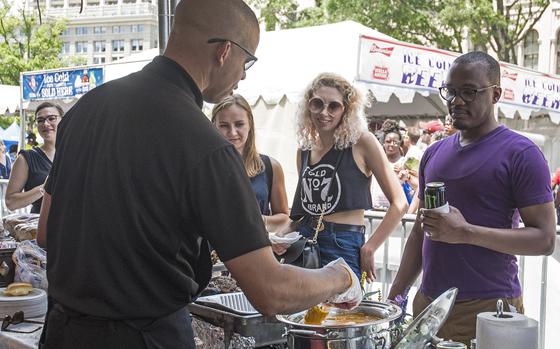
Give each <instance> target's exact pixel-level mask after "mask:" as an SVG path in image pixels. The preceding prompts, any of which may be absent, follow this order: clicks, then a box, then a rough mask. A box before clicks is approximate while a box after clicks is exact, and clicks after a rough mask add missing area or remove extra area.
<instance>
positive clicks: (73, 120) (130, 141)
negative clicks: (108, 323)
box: [46, 56, 269, 319]
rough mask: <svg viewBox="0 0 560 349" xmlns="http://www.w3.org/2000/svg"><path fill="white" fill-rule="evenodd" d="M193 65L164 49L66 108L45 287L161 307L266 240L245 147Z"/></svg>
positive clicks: (115, 304)
mask: <svg viewBox="0 0 560 349" xmlns="http://www.w3.org/2000/svg"><path fill="white" fill-rule="evenodd" d="M201 106H202V95H201V93H200V91H199V90H198V88H197V86H196V85H195V83H194V81H193V80H192V79H191V77H190V76H189V75H188V74H187V73H186V72H185V70H184V69H183V68H182V67H181V66H179V65H178V64H177V63H175V62H174V61H173V60H170V59H168V58H166V57H163V56H160V57H156V58H155V59H154V60H153V62H151V63H150V64H148V65H147V66H146V67H145V68H144V69H143V70H142V71H140V72H137V73H134V74H131V75H129V76H127V77H124V78H121V79H118V80H114V81H111V82H108V83H106V84H104V85H102V86H100V87H97V88H95V89H94V90H92V91H91V92H89V93H88V94H87V95H85V96H84V97H82V98H81V99H80V101H79V102H78V103H77V104H76V105H75V106H74V107H73V108H72V109H71V110H70V111H69V112H68V113H67V114H66V116H65V117H64V119H63V121H62V122H61V123H60V125H59V128H58V135H57V151H56V156H55V160H54V164H53V168H52V171H51V174H50V176H49V180H48V183H47V185H46V191H47V192H48V193H50V194H51V195H52V204H51V209H50V214H49V219H48V227H47V229H48V236H47V244H48V268H47V275H48V279H49V294H50V295H51V296H52V297H54V299H55V300H56V301H58V302H60V303H62V304H63V305H65V306H67V307H69V308H72V309H74V310H76V311H79V312H82V313H86V314H91V315H95V316H100V317H105V318H112V319H131V318H144V317H158V316H161V315H164V314H167V313H170V312H172V311H174V310H176V309H179V308H180V307H182V306H184V305H185V304H187V303H188V302H190V301H191V299H192V298H193V296H194V295H195V294H196V293H197V291H199V290H200V289H201V288H203V287H205V286H206V284H207V281H208V277H209V272H210V258H209V254H208V243H207V241H206V240H208V241H209V242H210V244H211V245H212V246H213V247H214V248H215V249H216V250H217V251H218V254H219V255H220V257H221V259H222V260H223V261H227V260H229V259H231V258H234V257H237V256H240V255H242V254H245V253H247V252H250V251H253V250H256V249H259V248H261V247H264V246H267V245H268V244H269V241H268V236H267V234H266V230H265V228H264V225H263V223H262V219H261V215H260V212H259V208H258V206H257V203H256V200H255V195H254V193H253V191H252V189H251V186H250V184H249V180H248V178H247V176H246V172H245V169H244V167H243V164H242V161H241V159H240V157H239V154H238V153H237V151H236V150H235V149H234V148H233V146H232V145H230V144H229V142H227V141H226V140H225V139H224V138H223V137H222V136H221V135H220V134H219V133H218V132H217V131H216V129H215V127H214V126H213V125H212V124H211V123H210V121H209V120H208V118H207V117H206V116H205V115H204V114H203V113H202V112H201V110H200V108H201Z"/></svg>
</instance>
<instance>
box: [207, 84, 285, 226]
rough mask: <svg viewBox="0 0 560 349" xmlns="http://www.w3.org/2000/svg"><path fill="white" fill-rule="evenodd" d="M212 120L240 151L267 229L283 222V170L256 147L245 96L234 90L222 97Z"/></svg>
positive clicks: (214, 110) (283, 223) (253, 129)
mask: <svg viewBox="0 0 560 349" xmlns="http://www.w3.org/2000/svg"><path fill="white" fill-rule="evenodd" d="M212 123H214V125H215V126H216V127H217V128H218V131H219V132H220V133H221V134H222V136H224V137H225V138H226V139H227V140H228V141H229V142H230V143H231V144H232V145H233V146H234V147H235V149H236V150H237V151H238V152H239V154H240V155H241V158H242V159H243V163H244V164H245V171H247V176H249V179H250V181H251V186H252V187H253V191H254V192H255V196H256V198H257V203H258V205H259V208H260V209H261V214H262V217H263V221H264V224H265V226H266V227H267V229H268V230H271V231H273V230H275V229H276V228H277V227H278V226H283V225H285V224H286V223H287V222H288V221H289V219H288V199H287V197H286V188H285V186H284V172H283V171H282V166H280V163H279V162H278V161H276V160H275V159H273V158H272V157H269V156H267V155H264V154H259V152H258V151H257V146H256V143H255V121H254V119H253V112H252V111H251V106H250V105H249V103H248V102H247V100H245V98H243V96H241V95H238V94H234V95H232V96H229V97H226V98H225V99H224V100H222V101H221V102H220V103H218V104H216V105H215V106H214V109H212Z"/></svg>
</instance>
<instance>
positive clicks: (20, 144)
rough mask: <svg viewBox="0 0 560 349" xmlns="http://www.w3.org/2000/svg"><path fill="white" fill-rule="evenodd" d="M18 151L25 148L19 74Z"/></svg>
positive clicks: (21, 79) (20, 75) (23, 115)
mask: <svg viewBox="0 0 560 349" xmlns="http://www.w3.org/2000/svg"><path fill="white" fill-rule="evenodd" d="M19 133H20V137H19V150H22V149H24V148H25V109H24V107H23V73H20V74H19Z"/></svg>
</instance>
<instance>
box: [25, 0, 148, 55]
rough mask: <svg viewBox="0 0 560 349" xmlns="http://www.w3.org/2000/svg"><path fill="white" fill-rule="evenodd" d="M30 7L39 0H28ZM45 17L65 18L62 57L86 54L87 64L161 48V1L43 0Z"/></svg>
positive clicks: (28, 6) (27, 4)
mask: <svg viewBox="0 0 560 349" xmlns="http://www.w3.org/2000/svg"><path fill="white" fill-rule="evenodd" d="M25 2H26V8H27V9H33V8H36V6H37V5H36V1H33V0H25ZM40 4H41V10H42V16H43V18H45V17H46V18H65V19H66V20H67V29H66V31H65V32H64V33H63V34H62V51H61V56H62V57H75V56H83V57H85V58H86V63H87V64H101V63H108V62H112V61H116V60H119V59H121V58H123V57H126V56H130V55H131V54H133V53H138V52H141V51H144V50H147V49H150V48H157V47H158V21H157V13H158V11H157V0H84V2H83V9H82V13H80V0H46V1H40Z"/></svg>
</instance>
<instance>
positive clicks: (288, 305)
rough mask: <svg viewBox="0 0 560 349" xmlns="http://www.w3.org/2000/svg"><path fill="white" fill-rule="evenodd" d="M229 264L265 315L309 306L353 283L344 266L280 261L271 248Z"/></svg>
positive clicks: (242, 287) (250, 253) (230, 261)
mask: <svg viewBox="0 0 560 349" xmlns="http://www.w3.org/2000/svg"><path fill="white" fill-rule="evenodd" d="M225 265H226V267H227V268H228V270H229V271H230V272H231V274H232V276H233V278H234V279H236V280H237V283H238V284H239V286H240V287H241V289H242V290H243V291H244V292H245V294H246V295H247V297H248V298H249V300H250V301H251V303H252V304H253V306H255V308H256V309H257V310H259V311H260V312H261V313H262V314H265V315H272V314H282V313H292V312H296V311H301V310H304V309H308V308H310V307H311V306H313V305H316V304H318V303H321V302H324V301H326V300H328V299H329V298H331V297H333V296H335V295H337V294H340V293H342V292H344V291H346V290H347V289H348V288H349V287H350V285H351V282H352V281H351V280H352V279H351V277H350V274H349V272H348V271H347V270H346V269H345V268H343V267H342V266H329V267H326V268H321V269H315V270H313V269H303V268H296V267H294V266H291V265H285V264H279V263H278V262H277V261H276V259H275V258H274V257H273V255H272V251H271V250H270V248H269V247H265V248H261V249H259V250H256V251H252V252H249V253H247V254H245V255H242V256H239V257H236V258H234V259H232V260H229V261H226V262H225Z"/></svg>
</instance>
